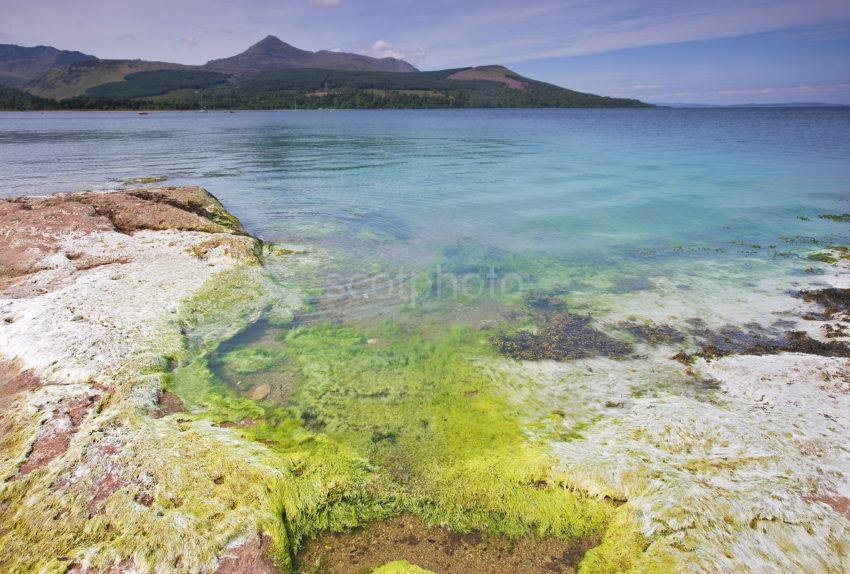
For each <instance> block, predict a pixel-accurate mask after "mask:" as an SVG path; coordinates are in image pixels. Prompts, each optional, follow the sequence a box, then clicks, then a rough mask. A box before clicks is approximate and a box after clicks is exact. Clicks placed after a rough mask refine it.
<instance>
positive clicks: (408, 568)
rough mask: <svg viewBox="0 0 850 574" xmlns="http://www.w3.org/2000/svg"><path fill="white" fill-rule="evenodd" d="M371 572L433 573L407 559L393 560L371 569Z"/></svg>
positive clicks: (388, 573) (373, 573)
mask: <svg viewBox="0 0 850 574" xmlns="http://www.w3.org/2000/svg"><path fill="white" fill-rule="evenodd" d="M372 574H434V573H433V572H432V571H431V570H426V569H424V568H420V567H419V566H416V565H415V564H411V563H410V562H408V561H407V560H395V561H393V562H390V563H388V564H384V565H383V566H380V567H378V568H375V569H374V570H372Z"/></svg>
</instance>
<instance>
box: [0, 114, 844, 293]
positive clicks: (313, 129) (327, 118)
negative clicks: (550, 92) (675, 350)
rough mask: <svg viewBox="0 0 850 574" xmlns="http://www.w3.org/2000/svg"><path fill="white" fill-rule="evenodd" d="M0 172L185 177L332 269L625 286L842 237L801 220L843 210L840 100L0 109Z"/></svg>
mask: <svg viewBox="0 0 850 574" xmlns="http://www.w3.org/2000/svg"><path fill="white" fill-rule="evenodd" d="M0 166H2V174H3V177H2V180H0V194H2V195H5V196H12V195H21V194H46V193H52V192H61V191H77V190H81V189H106V188H114V187H117V186H120V185H121V184H120V180H123V179H126V178H133V177H146V176H164V177H167V178H168V183H169V184H194V185H202V186H204V187H206V188H207V189H208V190H209V191H211V192H212V193H213V194H215V195H216V196H217V197H219V198H220V199H221V200H222V201H223V202H224V203H225V205H226V206H227V207H228V208H229V209H230V210H231V211H233V212H234V213H235V214H236V215H237V216H239V217H240V218H241V220H242V221H243V223H244V224H245V226H246V227H247V228H248V229H249V230H250V231H252V232H254V233H255V234H258V235H260V236H261V237H263V238H265V239H270V240H278V241H286V242H291V243H300V244H305V245H310V246H314V247H318V248H321V249H323V250H326V251H327V252H328V253H330V254H331V256H332V258H333V259H335V260H336V261H338V262H344V263H340V265H341V268H342V267H344V268H345V272H346V273H348V275H349V277H354V276H357V275H358V274H361V275H362V276H363V277H369V276H373V275H376V274H381V275H382V276H393V277H409V276H412V275H416V274H417V273H421V272H422V271H423V270H424V269H426V268H428V267H429V266H433V265H445V266H446V267H447V268H451V269H453V270H455V271H457V270H460V271H464V270H470V269H472V270H479V269H482V268H484V267H486V266H487V265H490V266H491V267H492V266H493V265H495V266H496V267H500V266H504V265H506V264H505V262H506V261H508V262H511V261H513V262H516V261H525V262H529V261H537V262H538V263H540V265H541V268H543V269H546V268H549V267H551V266H559V265H563V266H573V267H574V268H577V267H582V268H585V269H588V268H591V269H594V270H597V271H598V270H601V269H607V270H609V271H612V272H616V273H619V274H621V275H623V276H624V277H638V278H640V277H644V276H646V275H647V274H651V273H650V272H651V271H652V270H653V269H654V270H655V272H656V273H661V272H662V271H661V270H662V269H667V270H669V269H670V268H671V267H675V266H684V265H686V264H690V265H694V262H697V263H696V266H695V269H697V270H699V269H700V266H699V261H706V266H708V261H709V260H710V261H711V262H714V263H716V262H718V261H721V262H723V263H724V264H728V265H733V266H735V265H740V266H742V267H743V266H747V265H750V264H751V263H752V260H753V258H761V259H769V258H771V257H773V258H776V257H777V254H780V255H782V257H787V256H788V254H790V253H801V252H802V251H804V250H806V249H811V248H812V245H814V242H815V241H818V242H820V243H822V244H828V243H841V242H843V243H847V227H846V225H845V226H842V225H841V224H837V223H835V222H832V221H829V220H825V219H820V218H818V217H817V216H818V215H819V214H825V213H826V214H828V213H847V212H850V111H847V110H836V109H808V110H807V109H794V110H779V109H735V110H733V109H729V110H677V109H656V110H652V109H649V110H450V111H334V112H329V111H317V112H306V111H305V112H285V111H281V112H275V111H267V112H239V113H235V114H228V113H152V114H150V115H147V116H140V115H137V114H132V113H53V114H38V113H31V114H23V113H3V114H0ZM494 261H496V263H494ZM476 262H478V263H481V265H476ZM510 266H511V265H510V264H507V267H510ZM519 267H522V265H519ZM500 269H501V267H500ZM537 271H538V272H537V275H538V276H539V275H540V272H539V271H540V269H538V270H537ZM532 275H533V274H532ZM337 280H339V279H338V278H337ZM394 280H395V279H392V280H390V281H394ZM357 281H360V280H359V279H358V280H355V283H356V282H357ZM332 282H333V281H332V280H326V283H328V284H330V283H332ZM364 289H365V287H364ZM355 290H357V288H355Z"/></svg>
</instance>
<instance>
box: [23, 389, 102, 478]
mask: <svg viewBox="0 0 850 574" xmlns="http://www.w3.org/2000/svg"><path fill="white" fill-rule="evenodd" d="M99 399H100V395H98V394H94V393H90V394H85V395H82V396H77V397H71V398H66V399H62V400H61V401H59V403H58V404H56V405H55V406H54V407H53V412H52V414H51V416H50V418H48V419H47V420H46V421H45V422H44V423H43V424H42V426H41V429H40V430H39V432H38V435H37V436H36V439H35V442H34V443H33V444H32V447H31V448H30V452H29V454H28V455H27V461H26V462H25V463H24V464H23V465H22V466H21V468H20V471H19V474H20V475H22V476H23V475H26V474H29V473H30V472H32V471H33V470H35V469H37V468H41V467H43V466H45V465H47V464H48V463H50V461H52V460H53V459H54V458H56V457H57V456H59V455H61V454H62V453H64V452H65V451H66V450H68V445H70V443H71V437H72V436H73V435H74V433H76V432H77V429H79V428H80V424H81V423H82V421H83V419H84V418H85V417H86V416H88V415H89V413H90V412H91V411H92V410H93V409H94V407H95V405H96V404H97V401H98V400H99Z"/></svg>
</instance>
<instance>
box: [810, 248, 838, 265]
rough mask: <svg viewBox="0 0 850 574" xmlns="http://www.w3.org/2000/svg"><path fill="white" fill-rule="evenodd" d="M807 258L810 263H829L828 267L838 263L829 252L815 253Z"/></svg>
mask: <svg viewBox="0 0 850 574" xmlns="http://www.w3.org/2000/svg"><path fill="white" fill-rule="evenodd" d="M808 258H809V259H810V260H812V261H819V262H820V263H829V264H830V265H832V264H835V263H838V258H837V257H835V256H834V255H832V253H830V252H829V251H819V252H817V253H812V254H810V255H809V256H808Z"/></svg>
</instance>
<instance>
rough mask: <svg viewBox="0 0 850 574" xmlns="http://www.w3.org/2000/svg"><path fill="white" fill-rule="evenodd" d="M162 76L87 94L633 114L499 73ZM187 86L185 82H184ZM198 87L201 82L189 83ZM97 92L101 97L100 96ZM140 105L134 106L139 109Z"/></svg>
mask: <svg viewBox="0 0 850 574" xmlns="http://www.w3.org/2000/svg"><path fill="white" fill-rule="evenodd" d="M163 74H164V72H147V73H143V74H137V75H134V76H133V77H128V78H127V80H126V81H123V82H118V83H114V84H109V85H107V86H101V87H99V88H95V89H93V90H89V93H88V95H106V94H107V93H108V95H109V96H110V97H112V98H114V99H124V100H129V101H130V102H134V101H135V103H136V104H139V102H138V99H139V98H147V100H146V101H145V103H144V104H143V105H144V106H145V107H149V108H157V107H162V108H168V107H176V108H183V109H187V108H198V107H201V106H204V107H207V108H247V109H271V108H293V107H297V108H302V109H303V108H458V107H460V108H463V107H635V106H645V105H647V104H643V103H642V102H639V101H637V100H628V99H617V98H606V97H603V96H597V95H594V94H585V93H582V92H576V91H573V90H567V89H565V88H561V87H559V86H555V85H552V84H547V83H544V82H538V81H536V80H531V79H529V78H525V77H523V76H520V75H519V74H516V73H515V72H512V71H511V70H509V69H507V68H504V67H501V66H484V67H478V68H460V69H452V70H439V71H434V72H416V73H401V72H360V71H344V70H316V69H298V70H279V71H275V72H267V73H264V74H258V75H255V76H251V77H248V78H243V79H238V80H232V81H229V82H225V81H221V79H220V78H218V79H215V78H209V80H210V81H211V83H210V84H209V85H208V86H206V87H204V88H203V89H196V90H189V91H187V90H186V89H185V88H187V87H189V86H187V85H180V86H177V85H175V86H174V91H171V92H165V91H164V90H163V89H162V86H164V85H165V84H166V83H167V82H165V81H164V80H163V78H162V75H163ZM193 79H195V78H187V80H188V81H191V80H193ZM197 79H198V80H200V79H201V78H197ZM104 89H106V90H107V91H106V92H104ZM140 105H141V104H140Z"/></svg>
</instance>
